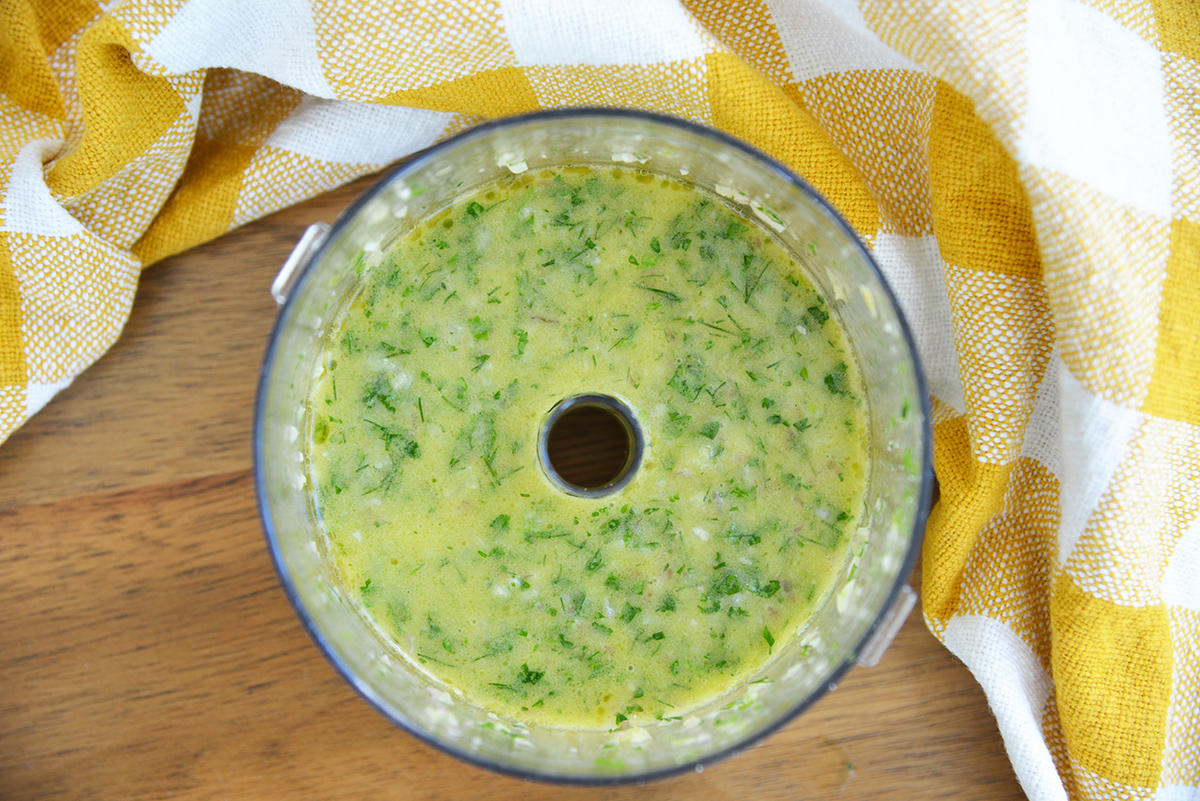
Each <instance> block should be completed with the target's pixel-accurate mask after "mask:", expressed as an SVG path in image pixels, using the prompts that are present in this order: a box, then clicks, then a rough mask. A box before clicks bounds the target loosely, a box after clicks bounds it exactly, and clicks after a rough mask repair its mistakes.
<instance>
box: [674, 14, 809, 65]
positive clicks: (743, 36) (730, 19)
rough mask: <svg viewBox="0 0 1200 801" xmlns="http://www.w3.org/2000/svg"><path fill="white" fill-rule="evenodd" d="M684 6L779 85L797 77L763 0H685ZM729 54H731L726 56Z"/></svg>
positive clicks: (734, 50) (740, 56) (741, 56)
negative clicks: (731, 0) (732, 2)
mask: <svg viewBox="0 0 1200 801" xmlns="http://www.w3.org/2000/svg"><path fill="white" fill-rule="evenodd" d="M683 5H684V7H685V8H686V9H687V10H688V11H690V12H691V13H692V15H693V16H695V17H696V19H698V20H699V21H700V23H701V24H703V25H704V27H705V28H707V29H708V30H709V31H710V32H711V33H712V34H713V36H714V37H715V38H716V39H717V40H719V41H720V42H722V43H724V44H725V45H727V46H728V47H729V49H730V50H732V51H733V52H734V53H736V54H737V56H738V58H739V59H740V60H743V61H745V62H746V63H748V64H749V65H750V66H752V67H754V68H755V69H757V70H758V71H759V72H761V73H762V74H763V77H765V78H766V79H767V80H768V81H770V82H771V83H773V84H775V85H776V86H784V85H786V84H788V83H790V82H792V81H793V77H792V69H791V66H790V65H789V64H788V57H787V51H786V50H785V49H784V47H783V40H782V39H780V38H779V31H777V30H776V29H775V25H774V24H772V22H771V11H770V9H768V8H767V4H766V3H764V2H763V0H743V2H741V3H738V4H736V5H735V6H734V7H732V8H731V7H730V4H729V3H728V2H724V1H723V0H683ZM724 57H725V58H726V59H728V58H729V55H728V54H725V56H724Z"/></svg>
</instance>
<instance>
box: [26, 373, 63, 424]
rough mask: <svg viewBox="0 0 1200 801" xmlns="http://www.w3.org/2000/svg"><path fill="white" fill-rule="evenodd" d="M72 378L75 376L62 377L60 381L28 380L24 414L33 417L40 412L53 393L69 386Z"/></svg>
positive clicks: (55, 393)
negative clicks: (47, 382)
mask: <svg viewBox="0 0 1200 801" xmlns="http://www.w3.org/2000/svg"><path fill="white" fill-rule="evenodd" d="M74 380H75V376H73V375H72V376H68V377H67V378H64V379H62V380H61V381H54V382H51V383H49V384H42V383H38V382H37V381H30V382H29V384H28V385H27V386H26V387H25V414H26V416H28V417H33V416H34V415H35V414H37V413H38V412H40V411H41V410H42V409H43V408H45V406H46V404H47V403H49V402H50V400H51V399H52V398H53V397H54V396H55V395H57V394H58V393H60V392H62V391H63V390H64V389H66V388H67V387H69V386H71V382H72V381H74Z"/></svg>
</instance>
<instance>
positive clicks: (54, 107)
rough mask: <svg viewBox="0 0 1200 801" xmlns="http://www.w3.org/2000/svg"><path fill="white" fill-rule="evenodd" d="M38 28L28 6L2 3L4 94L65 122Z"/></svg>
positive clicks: (0, 76)
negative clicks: (62, 118)
mask: <svg viewBox="0 0 1200 801" xmlns="http://www.w3.org/2000/svg"><path fill="white" fill-rule="evenodd" d="M38 27H39V26H38V18H37V15H36V13H35V12H34V10H33V8H32V7H31V6H30V5H29V4H28V3H27V2H22V1H21V0H16V2H5V3H0V94H5V95H8V97H9V98H10V99H12V100H13V101H15V102H16V103H17V104H18V105H20V106H24V107H25V108H26V109H29V110H30V111H34V112H37V113H39V114H45V115H47V116H49V117H55V118H61V117H62V116H63V102H62V95H61V94H60V93H59V91H58V82H57V81H56V80H54V73H53V72H51V70H50V64H49V62H48V61H47V59H46V56H47V55H48V52H47V51H46V50H45V49H43V48H44V45H42V41H41V37H40V35H39V31H38Z"/></svg>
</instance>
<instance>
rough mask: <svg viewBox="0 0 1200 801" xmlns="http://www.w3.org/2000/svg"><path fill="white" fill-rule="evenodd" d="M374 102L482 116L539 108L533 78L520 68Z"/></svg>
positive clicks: (502, 115) (495, 70) (405, 92)
mask: <svg viewBox="0 0 1200 801" xmlns="http://www.w3.org/2000/svg"><path fill="white" fill-rule="evenodd" d="M374 102H376V103H391V104H394V105H397V106H412V107H414V108H427V109H432V110H434V111H454V112H459V113H463V114H475V115H478V116H480V117H506V116H509V115H512V114H521V113H523V112H526V111H533V110H535V109H536V108H537V107H538V98H537V95H536V94H535V93H534V91H533V87H532V86H531V85H530V83H529V78H528V77H526V75H525V72H524V70H522V69H520V68H519V67H499V68H497V69H493V70H487V71H485V72H480V73H477V74H475V75H465V76H463V77H461V78H455V79H452V80H447V81H445V82H443V83H439V84H437V85H435V86H426V87H421V88H419V89H403V90H400V91H396V92H392V93H390V94H386V95H382V96H379V97H376V98H374Z"/></svg>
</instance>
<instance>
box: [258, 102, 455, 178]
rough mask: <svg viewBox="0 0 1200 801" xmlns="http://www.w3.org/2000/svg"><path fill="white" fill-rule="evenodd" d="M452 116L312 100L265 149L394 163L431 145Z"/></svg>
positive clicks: (295, 112) (348, 160)
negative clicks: (271, 148) (274, 148)
mask: <svg viewBox="0 0 1200 801" xmlns="http://www.w3.org/2000/svg"><path fill="white" fill-rule="evenodd" d="M454 116H455V115H454V114H452V113H450V112H441V111H426V110H424V109H413V108H405V107H403V106H380V105H371V104H367V103H352V102H350V101H347V100H322V99H318V98H315V97H311V96H310V97H306V98H304V99H303V100H301V101H300V104H299V105H298V106H296V108H295V109H293V111H292V113H291V114H290V115H288V118H287V119H286V120H284V121H283V122H281V123H280V124H279V126H278V127H277V128H276V129H275V130H274V131H273V132H272V133H271V136H270V137H269V138H268V139H267V144H268V145H270V146H271V147H277V148H279V149H281V150H287V151H290V152H292V153H298V154H299V155H301V156H308V157H309V158H312V159H318V160H320V161H332V162H338V163H343V164H380V165H382V164H390V163H391V162H393V161H396V160H397V159H400V158H402V157H403V156H406V155H408V154H409V153H414V152H416V151H418V150H421V149H423V148H426V147H429V146H430V145H432V144H433V143H434V142H435V141H437V138H438V136H440V135H441V134H442V132H443V131H444V130H446V127H447V126H448V125H449V124H450V122H451V120H453V119H454Z"/></svg>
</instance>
